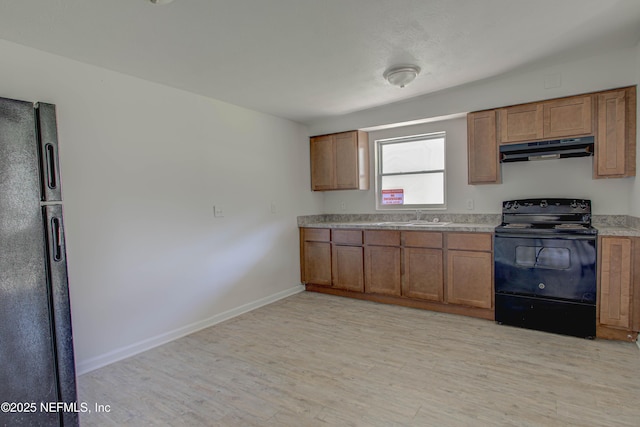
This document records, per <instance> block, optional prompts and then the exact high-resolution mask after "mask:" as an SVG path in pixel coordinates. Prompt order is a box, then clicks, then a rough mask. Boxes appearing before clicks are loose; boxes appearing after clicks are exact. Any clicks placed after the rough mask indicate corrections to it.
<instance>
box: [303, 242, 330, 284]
mask: <svg viewBox="0 0 640 427" xmlns="http://www.w3.org/2000/svg"><path fill="white" fill-rule="evenodd" d="M304 282H305V283H310V284H313V285H324V286H331V244H330V243H328V242H304Z"/></svg>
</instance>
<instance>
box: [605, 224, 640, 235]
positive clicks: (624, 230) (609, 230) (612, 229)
mask: <svg viewBox="0 0 640 427" xmlns="http://www.w3.org/2000/svg"><path fill="white" fill-rule="evenodd" d="M595 228H596V229H597V230H598V236H623V237H640V230H638V229H636V228H631V227H624V226H600V225H598V226H596V227H595Z"/></svg>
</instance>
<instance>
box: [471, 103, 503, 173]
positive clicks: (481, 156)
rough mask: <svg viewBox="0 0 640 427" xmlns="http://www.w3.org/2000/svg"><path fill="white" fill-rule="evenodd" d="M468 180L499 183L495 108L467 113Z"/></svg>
mask: <svg viewBox="0 0 640 427" xmlns="http://www.w3.org/2000/svg"><path fill="white" fill-rule="evenodd" d="M467 149H468V157H467V161H468V167H469V168H468V171H469V175H468V182H469V184H470V185H474V184H498V183H500V167H499V165H500V164H499V162H498V144H497V140H496V112H495V110H489V111H479V112H477V113H469V114H468V115H467Z"/></svg>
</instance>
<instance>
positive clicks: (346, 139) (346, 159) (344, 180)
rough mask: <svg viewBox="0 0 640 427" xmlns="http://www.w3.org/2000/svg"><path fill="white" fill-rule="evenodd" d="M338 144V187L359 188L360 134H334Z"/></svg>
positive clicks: (342, 188)
mask: <svg viewBox="0 0 640 427" xmlns="http://www.w3.org/2000/svg"><path fill="white" fill-rule="evenodd" d="M334 138H335V146H336V158H335V162H336V188H337V189H339V190H345V189H357V188H358V184H359V177H358V135H357V133H356V132H345V133H339V134H336V135H334Z"/></svg>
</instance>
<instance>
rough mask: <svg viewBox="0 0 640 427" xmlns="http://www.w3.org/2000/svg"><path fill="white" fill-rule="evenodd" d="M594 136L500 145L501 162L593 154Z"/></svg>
mask: <svg viewBox="0 0 640 427" xmlns="http://www.w3.org/2000/svg"><path fill="white" fill-rule="evenodd" d="M594 139H595V138H594V137H593V136H585V137H582V138H569V139H556V140H552V141H537V142H525V143H521V144H505V145H501V146H500V163H510V162H526V161H529V160H549V159H563V158H567V157H586V156H593V144H594Z"/></svg>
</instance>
